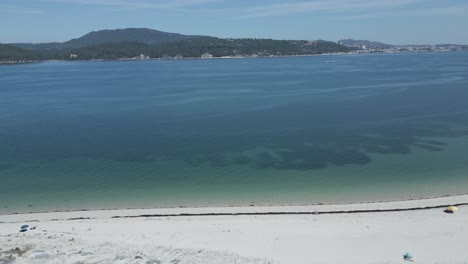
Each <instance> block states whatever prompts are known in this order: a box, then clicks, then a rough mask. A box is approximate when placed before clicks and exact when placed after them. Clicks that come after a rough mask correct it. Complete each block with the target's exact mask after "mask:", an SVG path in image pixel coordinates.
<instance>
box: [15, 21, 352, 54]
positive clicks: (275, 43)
mask: <svg viewBox="0 0 468 264" xmlns="http://www.w3.org/2000/svg"><path fill="white" fill-rule="evenodd" d="M10 46H15V47H16V48H20V49H23V50H29V51H30V52H35V54H39V55H37V56H39V57H40V58H41V59H43V60H49V59H60V60H67V59H78V60H90V59H109V60H115V59H124V58H134V57H137V56H139V55H141V54H143V55H145V58H146V56H148V57H151V58H173V57H177V58H180V57H185V58H196V57H201V56H202V55H203V54H205V55H207V54H209V55H208V57H211V56H213V57H223V56H285V55H309V54H321V53H336V52H348V51H351V50H353V48H349V47H345V46H343V45H340V44H338V43H335V42H330V41H322V40H320V41H306V40H273V39H223V38H216V37H209V36H193V35H183V34H177V33H169V32H164V31H158V30H153V29H147V28H127V29H115V30H99V31H93V32H90V33H88V34H86V35H84V36H82V37H80V38H76V39H72V40H69V41H66V42H63V43H57V42H53V43H38V44H33V43H16V44H10ZM13 54H17V53H13ZM10 57H12V58H15V56H13V55H12V56H10ZM18 58H20V57H18ZM18 60H19V59H18Z"/></svg>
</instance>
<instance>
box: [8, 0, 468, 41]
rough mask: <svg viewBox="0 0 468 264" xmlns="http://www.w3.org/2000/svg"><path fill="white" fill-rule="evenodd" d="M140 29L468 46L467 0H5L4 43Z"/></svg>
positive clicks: (236, 35) (64, 39)
mask: <svg viewBox="0 0 468 264" xmlns="http://www.w3.org/2000/svg"><path fill="white" fill-rule="evenodd" d="M129 27H133V28H134V27H141V28H143V27H144V28H152V29H157V30H161V31H167V32H175V33H183V34H196V35H210V36H216V37H229V38H244V37H251V38H273V39H304V40H316V39H323V40H332V41H337V40H339V39H344V38H353V39H367V40H375V41H381V42H385V43H389V44H443V43H454V44H468V0H282V1H280V0H0V43H16V42H33V43H40V42H54V41H57V42H63V41H66V40H69V39H72V38H76V37H80V36H82V35H84V34H86V33H89V32H90V31H95V30H101V29H116V28H129Z"/></svg>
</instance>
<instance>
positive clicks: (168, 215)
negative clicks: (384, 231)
mask: <svg viewBox="0 0 468 264" xmlns="http://www.w3.org/2000/svg"><path fill="white" fill-rule="evenodd" d="M452 205H453V206H463V205H468V203H459V204H446V205H436V206H426V207H412V208H400V209H374V210H350V211H321V212H320V211H314V212H252V213H200V214H196V213H194V214H190V213H181V214H144V215H127V216H113V217H112V218H138V217H178V216H242V215H325V214H361V213H385V212H404V211H421V210H429V209H439V208H447V207H448V206H452Z"/></svg>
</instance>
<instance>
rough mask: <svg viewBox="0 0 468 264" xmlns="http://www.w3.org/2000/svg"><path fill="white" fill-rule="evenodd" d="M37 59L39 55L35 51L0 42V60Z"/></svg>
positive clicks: (39, 57)
mask: <svg viewBox="0 0 468 264" xmlns="http://www.w3.org/2000/svg"><path fill="white" fill-rule="evenodd" d="M39 59H41V56H40V55H39V54H38V53H37V52H34V51H31V50H25V49H21V48H18V47H14V46H11V45H5V44H0V61H3V62H5V61H34V60H39Z"/></svg>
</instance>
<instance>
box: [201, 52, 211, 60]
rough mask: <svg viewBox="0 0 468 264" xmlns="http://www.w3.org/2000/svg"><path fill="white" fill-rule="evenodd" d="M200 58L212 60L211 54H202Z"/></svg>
mask: <svg viewBox="0 0 468 264" xmlns="http://www.w3.org/2000/svg"><path fill="white" fill-rule="evenodd" d="M201 58H202V59H211V58H213V54H210V53H203V54H202V55H201Z"/></svg>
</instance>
